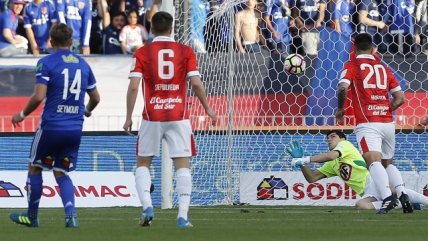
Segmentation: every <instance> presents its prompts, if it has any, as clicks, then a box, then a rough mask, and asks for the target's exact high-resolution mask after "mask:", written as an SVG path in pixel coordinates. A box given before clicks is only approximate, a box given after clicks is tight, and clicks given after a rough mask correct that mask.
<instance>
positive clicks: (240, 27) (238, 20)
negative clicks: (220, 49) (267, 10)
mask: <svg viewBox="0 0 428 241" xmlns="http://www.w3.org/2000/svg"><path fill="white" fill-rule="evenodd" d="M256 4H257V2H256V0H247V2H246V5H245V8H244V10H241V11H239V12H237V13H236V14H235V34H234V35H235V41H236V45H237V47H238V51H239V52H240V53H259V52H261V48H260V45H259V41H260V31H259V20H260V19H261V14H260V12H259V11H258V10H256V9H255V7H256Z"/></svg>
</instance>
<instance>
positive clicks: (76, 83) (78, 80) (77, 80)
mask: <svg viewBox="0 0 428 241" xmlns="http://www.w3.org/2000/svg"><path fill="white" fill-rule="evenodd" d="M68 72H69V71H68V69H64V70H63V71H62V74H63V75H64V90H63V92H62V99H63V100H66V99H67V96H68V93H70V94H74V100H76V101H77V100H79V98H80V91H81V89H80V88H81V86H82V71H81V70H80V69H77V70H76V74H75V75H74V79H73V82H71V85H70V87H68V85H69V74H68Z"/></svg>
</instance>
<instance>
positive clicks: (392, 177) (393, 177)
mask: <svg viewBox="0 0 428 241" xmlns="http://www.w3.org/2000/svg"><path fill="white" fill-rule="evenodd" d="M386 172H387V173H388V177H389V183H390V185H391V187H392V188H394V189H395V191H396V192H397V196H398V197H400V196H401V193H406V188H405V187H404V182H403V178H402V177H401V173H400V171H399V170H398V169H397V167H395V166H394V165H392V164H391V165H388V167H387V168H386Z"/></svg>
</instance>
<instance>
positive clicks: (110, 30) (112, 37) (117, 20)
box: [100, 0, 126, 54]
mask: <svg viewBox="0 0 428 241" xmlns="http://www.w3.org/2000/svg"><path fill="white" fill-rule="evenodd" d="M100 4H101V13H102V16H103V22H102V23H103V32H102V34H103V42H102V43H103V44H102V46H103V48H102V49H103V53H104V54H122V47H121V45H120V41H119V35H120V30H121V29H122V28H123V26H125V25H126V16H125V14H124V13H123V12H117V13H113V14H112V15H111V17H110V13H109V11H108V5H107V0H100ZM110 20H111V21H110Z"/></svg>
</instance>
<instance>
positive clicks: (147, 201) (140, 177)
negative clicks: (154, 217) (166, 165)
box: [135, 167, 153, 209]
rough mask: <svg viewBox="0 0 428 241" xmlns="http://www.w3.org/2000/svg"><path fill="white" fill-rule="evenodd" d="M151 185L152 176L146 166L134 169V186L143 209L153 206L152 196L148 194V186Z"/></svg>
mask: <svg viewBox="0 0 428 241" xmlns="http://www.w3.org/2000/svg"><path fill="white" fill-rule="evenodd" d="M151 185H152V178H151V176H150V170H149V168H147V167H139V168H137V170H135V187H136V189H137V193H138V197H139V198H140V202H141V205H143V209H146V208H148V207H153V204H152V197H151V196H150V186H151Z"/></svg>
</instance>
